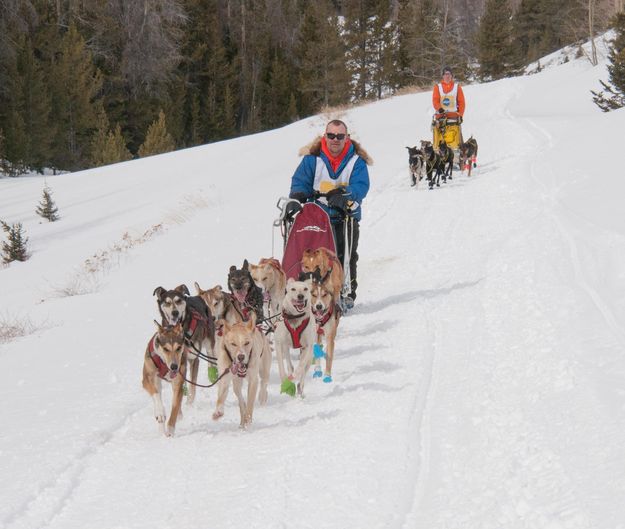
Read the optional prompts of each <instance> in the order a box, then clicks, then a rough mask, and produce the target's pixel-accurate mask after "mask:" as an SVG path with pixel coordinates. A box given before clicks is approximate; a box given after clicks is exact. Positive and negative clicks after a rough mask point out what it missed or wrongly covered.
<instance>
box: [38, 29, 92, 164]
mask: <svg viewBox="0 0 625 529" xmlns="http://www.w3.org/2000/svg"><path fill="white" fill-rule="evenodd" d="M50 80H51V89H52V113H51V116H50V119H51V120H52V121H53V122H54V123H55V124H56V127H57V133H56V134H55V136H54V143H53V148H54V158H53V163H54V167H56V168H59V169H67V170H75V169H81V168H83V167H87V166H88V165H89V158H90V156H89V155H90V152H89V151H90V149H89V147H90V144H91V139H92V136H93V133H94V131H95V130H96V128H97V127H98V120H99V117H100V115H101V111H102V102H101V98H100V89H101V87H102V75H101V73H100V72H99V71H98V70H97V69H96V68H95V66H94V65H93V62H92V57H91V53H90V52H89V50H88V49H87V47H86V44H85V41H84V39H83V37H82V36H81V35H80V33H79V32H78V30H77V29H76V27H75V26H73V25H72V26H70V28H69V30H68V31H67V33H66V34H65V35H63V38H62V40H61V43H60V49H59V51H58V53H56V54H55V59H54V63H53V64H52V69H51V74H50Z"/></svg>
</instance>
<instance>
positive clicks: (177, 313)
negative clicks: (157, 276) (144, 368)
mask: <svg viewBox="0 0 625 529" xmlns="http://www.w3.org/2000/svg"><path fill="white" fill-rule="evenodd" d="M153 295H154V296H156V299H157V303H158V310H159V312H160V314H161V319H162V322H161V323H162V325H176V324H178V323H180V324H181V325H182V329H183V331H184V338H185V344H186V346H187V361H188V362H189V367H190V369H191V378H190V380H189V382H190V387H189V395H188V397H187V403H188V404H193V401H194V400H195V385H196V384H197V373H198V369H199V367H200V358H199V356H200V355H202V354H203V353H202V350H203V351H204V353H206V354H207V355H212V354H213V351H214V350H215V322H214V321H213V316H212V314H211V311H210V309H209V307H208V305H207V304H206V303H205V302H204V300H202V298H201V297H199V296H189V289H188V288H187V287H186V285H184V284H183V285H178V286H177V287H176V288H174V289H173V290H165V289H164V288H163V287H156V288H155V289H154V292H153Z"/></svg>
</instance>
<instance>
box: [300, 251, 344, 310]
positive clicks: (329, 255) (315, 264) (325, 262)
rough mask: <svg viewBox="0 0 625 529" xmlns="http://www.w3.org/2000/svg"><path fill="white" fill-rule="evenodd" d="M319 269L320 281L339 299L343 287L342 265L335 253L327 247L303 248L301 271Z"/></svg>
mask: <svg viewBox="0 0 625 529" xmlns="http://www.w3.org/2000/svg"><path fill="white" fill-rule="evenodd" d="M317 269H318V270H319V275H320V276H321V282H322V283H323V284H324V285H327V286H328V288H329V289H330V290H332V295H333V296H334V297H335V299H339V297H340V295H341V288H342V287H343V267H342V266H341V263H340V262H339V260H338V257H337V256H336V254H335V253H334V252H333V251H331V250H328V249H327V248H323V247H322V248H317V249H316V250H310V249H308V250H304V253H303V254H302V272H304V273H306V274H308V273H311V274H312V273H314V272H315V270H317Z"/></svg>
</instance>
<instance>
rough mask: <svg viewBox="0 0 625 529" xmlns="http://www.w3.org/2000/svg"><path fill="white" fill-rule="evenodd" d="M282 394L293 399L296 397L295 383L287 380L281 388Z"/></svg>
mask: <svg viewBox="0 0 625 529" xmlns="http://www.w3.org/2000/svg"><path fill="white" fill-rule="evenodd" d="M280 393H286V394H287V395H290V396H291V397H295V383H294V382H293V381H292V380H289V379H288V378H285V379H284V380H283V381H282V385H281V386H280Z"/></svg>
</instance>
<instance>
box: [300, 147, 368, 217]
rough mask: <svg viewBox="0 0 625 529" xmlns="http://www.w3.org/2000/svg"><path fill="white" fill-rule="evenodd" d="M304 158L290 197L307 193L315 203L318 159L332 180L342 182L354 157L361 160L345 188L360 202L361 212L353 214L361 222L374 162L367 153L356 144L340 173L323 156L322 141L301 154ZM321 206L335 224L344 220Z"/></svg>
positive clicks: (333, 211) (340, 166) (359, 210)
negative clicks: (362, 207)
mask: <svg viewBox="0 0 625 529" xmlns="http://www.w3.org/2000/svg"><path fill="white" fill-rule="evenodd" d="M300 154H304V158H303V159H302V161H301V162H300V164H299V166H298V167H297V169H296V170H295V173H294V174H293V177H292V178H291V192H290V196H293V194H294V193H304V195H305V196H307V197H309V198H311V199H312V198H313V195H314V192H315V191H317V190H315V189H313V184H314V181H315V169H316V166H317V158H321V159H322V160H323V162H324V163H325V165H326V167H327V169H328V173H329V175H330V178H338V175H339V174H341V171H342V170H343V168H344V167H345V165H346V164H347V162H348V161H349V160H350V159H351V158H352V156H353V155H354V154H357V155H358V156H359V158H358V160H356V163H355V165H354V169H353V171H352V174H351V176H350V179H349V185H348V186H347V187H346V188H345V191H346V192H347V193H349V198H350V200H353V201H355V202H358V204H359V206H358V208H357V209H355V210H353V212H352V214H353V216H354V218H355V219H357V220H360V219H361V213H362V212H361V207H360V204H362V201H363V200H364V198H365V197H366V196H367V193H368V192H369V170H368V169H367V164H369V163H371V159H370V158H369V155H368V154H367V153H366V151H365V150H364V149H363V148H362V147H361V146H360V145H359V144H358V143H357V142H355V141H354V140H352V144H351V145H350V147H349V150H348V151H347V154H346V155H345V157H344V158H343V161H342V162H341V165H339V167H338V169H337V171H336V173H335V172H334V171H333V170H332V165H331V164H330V161H329V160H328V157H327V156H326V155H325V154H324V153H323V152H321V139H320V138H319V139H317V140H315V142H313V143H312V144H311V145H310V147H308V148H306V149H305V151H304V152H303V153H302V152H300ZM321 206H322V207H323V209H325V210H326V211H327V212H328V215H330V220H331V221H332V222H335V223H336V222H338V221H340V220H341V218H342V214H341V212H340V211H338V210H336V209H334V208H331V207H329V206H325V205H323V204H321Z"/></svg>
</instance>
